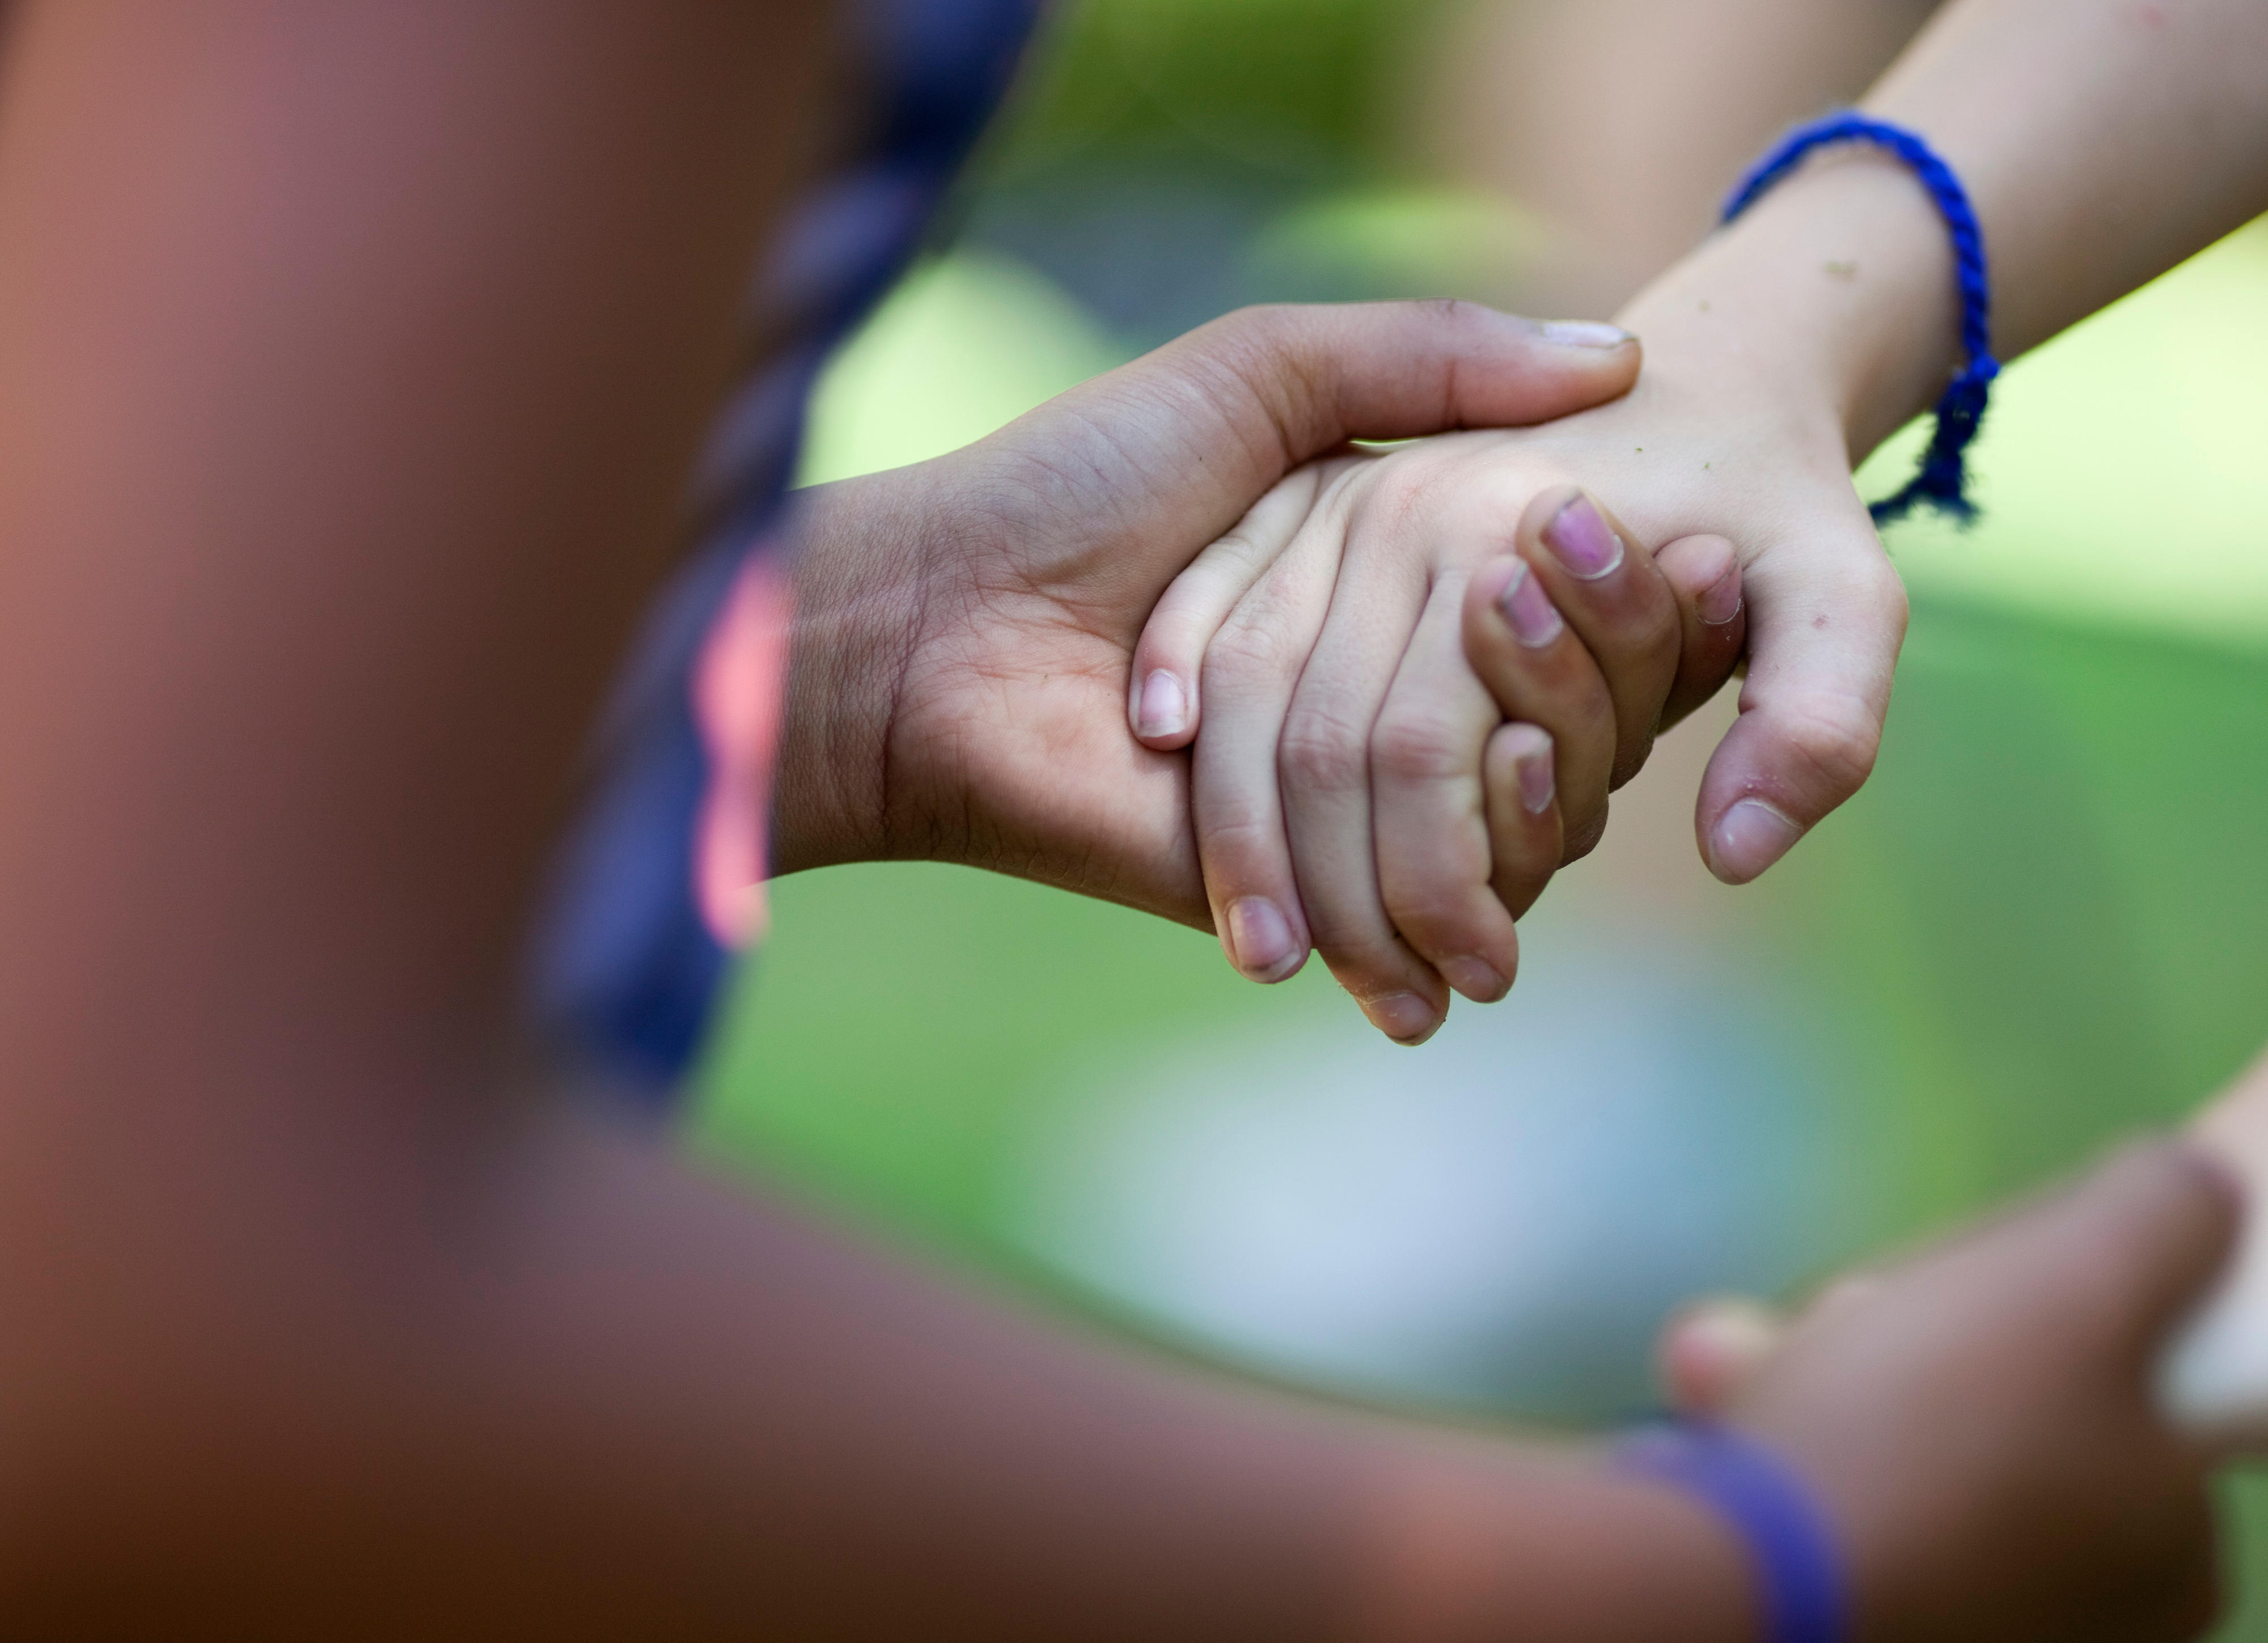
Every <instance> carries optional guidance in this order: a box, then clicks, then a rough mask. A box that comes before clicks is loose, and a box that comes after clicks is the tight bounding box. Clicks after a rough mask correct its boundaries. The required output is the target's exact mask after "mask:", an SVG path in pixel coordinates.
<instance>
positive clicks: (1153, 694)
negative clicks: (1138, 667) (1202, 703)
mask: <svg viewBox="0 0 2268 1643" xmlns="http://www.w3.org/2000/svg"><path fill="white" fill-rule="evenodd" d="M1134 728H1135V732H1136V733H1137V734H1138V735H1141V736H1144V737H1156V736H1178V735H1180V734H1181V733H1182V732H1183V731H1185V730H1187V729H1188V728H1189V692H1187V691H1186V690H1184V689H1182V682H1181V680H1180V679H1178V678H1177V677H1175V675H1174V674H1170V673H1167V671H1166V670H1165V669H1164V668H1162V667H1160V669H1158V671H1157V672H1155V673H1153V674H1151V675H1150V676H1149V677H1148V678H1147V679H1145V680H1144V681H1143V682H1142V700H1141V703H1140V704H1139V705H1138V706H1137V707H1136V709H1135V711H1134Z"/></svg>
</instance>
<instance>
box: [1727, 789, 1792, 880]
mask: <svg viewBox="0 0 2268 1643" xmlns="http://www.w3.org/2000/svg"><path fill="white" fill-rule="evenodd" d="M1802 836H1803V829H1801V828H1800V827H1798V826H1796V824H1795V823H1794V822H1793V821H1792V820H1790V819H1789V818H1788V816H1787V815H1786V813H1785V812H1783V811H1781V810H1780V809H1778V807H1775V806H1772V805H1769V804H1766V803H1765V802H1764V800H1763V799H1742V800H1741V802H1740V803H1738V804H1736V805H1734V807H1732V808H1731V809H1730V810H1727V812H1725V814H1723V815H1721V816H1719V818H1718V819H1717V826H1716V829H1715V831H1713V832H1712V833H1711V834H1710V835H1709V871H1710V872H1712V873H1715V874H1716V875H1717V876H1718V877H1719V878H1720V879H1722V880H1724V881H1725V882H1726V883H1727V884H1746V883H1747V882H1748V881H1749V880H1751V879H1753V878H1755V877H1756V875H1757V874H1758V873H1762V872H1763V871H1764V869H1765V868H1767V867H1769V866H1771V865H1772V863H1774V862H1776V861H1778V859H1779V858H1781V857H1782V856H1785V855H1786V854H1787V852H1788V851H1789V849H1790V848H1791V847H1792V846H1793V844H1795V841H1796V840H1798V839H1799V838H1801V837H1802Z"/></svg>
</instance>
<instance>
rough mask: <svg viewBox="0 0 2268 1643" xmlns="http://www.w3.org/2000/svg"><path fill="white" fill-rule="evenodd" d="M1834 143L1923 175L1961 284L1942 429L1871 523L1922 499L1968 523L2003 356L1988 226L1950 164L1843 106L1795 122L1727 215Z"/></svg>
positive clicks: (1940, 414)
mask: <svg viewBox="0 0 2268 1643" xmlns="http://www.w3.org/2000/svg"><path fill="white" fill-rule="evenodd" d="M1837 143H1868V144H1873V145H1874V146H1875V147H1876V148H1881V149H1887V150H1889V151H1890V152H1891V153H1893V154H1895V155H1896V156H1897V157H1898V158H1899V159H1901V160H1903V161H1904V162H1905V164H1906V166H1908V167H1909V168H1910V169H1911V171H1912V172H1913V173H1914V175H1915V176H1916V177H1918V178H1919V179H1920V180H1921V185H1922V187H1923V188H1926V189H1928V190H1929V197H1930V199H1931V200H1932V201H1933V202H1934V203H1935V204H1936V206H1937V210H1938V214H1939V215H1940V217H1944V218H1945V226H1946V231H1947V232H1948V233H1949V234H1951V235H1952V236H1953V259H1954V277H1955V280H1956V282H1957V283H1958V284H1959V285H1960V288H1961V350H1962V353H1963V354H1965V355H1966V356H1967V357H1968V358H1967V363H1965V364H1964V365H1962V368H1961V370H1960V372H1959V373H1958V374H1957V375H1956V376H1955V378H1954V379H1953V383H1952V386H1951V387H1948V388H1947V389H1946V390H1945V397H1944V398H1943V399H1941V400H1940V401H1938V402H1937V429H1936V431H1935V432H1933V434H1931V436H1930V441H1929V449H1928V450H1927V451H1926V452H1925V453H1923V455H1922V459H1921V470H1920V471H1919V472H1918V473H1917V474H1916V475H1914V476H1913V477H1912V478H1911V479H1910V480H1908V481H1907V482H1906V485H1905V489H1904V490H1901V491H1899V492H1898V493H1897V495H1896V496H1894V497H1884V498H1883V499H1882V500H1881V501H1880V502H1877V503H1875V504H1874V507H1873V509H1872V510H1871V512H1873V513H1874V523H1876V524H1877V525H1887V524H1889V522H1890V521H1891V520H1893V519H1904V517H1905V516H1906V514H1907V513H1908V512H1911V510H1912V508H1913V506H1914V505H1915V504H1916V503H1918V502H1926V503H1928V504H1929V505H1931V506H1933V507H1935V508H1937V509H1939V510H1940V512H1946V513H1949V514H1951V515H1952V516H1953V517H1954V518H1955V519H1958V520H1960V521H1961V522H1962V523H1963V524H1967V523H1968V522H1969V521H1970V520H1971V519H1975V518H1976V517H1977V505H1976V504H1975V503H1973V502H1971V501H1970V499H1969V495H1968V487H1969V468H1968V462H1967V454H1968V450H1969V442H1970V440H1972V439H1974V438H1976V437H1977V424H1980V423H1982V422H1983V421H1984V420H1985V398H1986V396H1987V395H1988V394H1990V393H1991V392H1992V379H1993V378H1995V377H1997V376H1999V374H2000V362H1999V360H1997V359H1995V358H1993V357H1992V284H1991V283H1990V282H1989V281H1988V280H1987V279H1986V278H1985V233H1984V231H1983V230H1982V229H1981V228H1979V227H1978V226H1977V212H1976V210H1975V209H1974V208H1973V207H1971V206H1970V203H1969V194H1968V191H1967V190H1966V189H1964V188H1962V186H1961V179H1960V178H1958V177H1956V176H1955V175H1954V174H1953V168H1952V167H1951V166H1948V165H1947V164H1946V163H1945V162H1944V161H1943V160H1941V159H1940V158H1938V157H1937V155H1936V153H1935V151H1933V150H1932V149H1931V147H1930V146H1929V144H1926V143H1925V142H1923V141H1922V139H1921V138H1920V137H1918V136H1916V135H1915V134H1914V133H1912V132H1911V131H1909V130H1907V129H1904V127H1903V126H1894V125H1891V124H1889V123H1888V122H1884V121H1881V120H1869V119H1867V117H1866V116H1865V115H1864V114H1854V113H1852V112H1851V111H1849V110H1847V109H1846V110H1845V111H1844V112H1843V113H1841V114H1830V115H1828V116H1827V117H1826V118H1825V119H1824V120H1815V121H1813V122H1811V123H1810V124H1809V125H1802V126H1798V127H1796V129H1794V130H1793V131H1791V132H1789V133H1788V134H1787V135H1786V136H1785V137H1782V138H1781V139H1780V141H1779V143H1778V144H1777V145H1776V146H1775V147H1774V148H1773V149H1772V151H1771V153H1769V154H1767V155H1765V156H1764V158H1762V159H1761V160H1758V161H1757V162H1756V166H1755V168H1754V169H1753V170H1751V171H1750V172H1749V174H1748V175H1747V176H1745V177H1743V178H1742V179H1741V185H1740V187H1738V188H1734V190H1733V192H1732V195H1731V197H1729V198H1728V199H1727V200H1726V202H1725V213H1724V220H1725V221H1726V222H1728V223H1729V222H1731V221H1732V220H1733V219H1734V217H1738V216H1739V215H1740V214H1741V213H1742V211H1745V210H1748V209H1749V206H1751V205H1753V204H1755V203H1756V197H1757V196H1758V195H1761V194H1763V193H1764V190H1765V189H1767V188H1771V186H1772V185H1773V184H1774V183H1776V182H1778V181H1779V180H1780V179H1781V178H1783V177H1785V176H1786V175H1787V174H1788V173H1790V172H1791V171H1793V170H1794V169H1795V167H1796V166H1797V164H1798V163H1799V162H1800V161H1801V160H1802V159H1803V158H1804V157H1805V156H1806V155H1808V154H1809V153H1810V152H1811V151H1813V150H1814V149H1818V148H1825V147H1827V146H1829V145H1830V144H1837Z"/></svg>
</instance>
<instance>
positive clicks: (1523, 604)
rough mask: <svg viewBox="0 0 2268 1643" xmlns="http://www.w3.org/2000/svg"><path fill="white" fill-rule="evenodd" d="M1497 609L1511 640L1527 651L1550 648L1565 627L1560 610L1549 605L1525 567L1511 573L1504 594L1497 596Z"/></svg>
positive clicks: (1533, 577) (1551, 604) (1531, 574)
mask: <svg viewBox="0 0 2268 1643" xmlns="http://www.w3.org/2000/svg"><path fill="white" fill-rule="evenodd" d="M1496 608H1498V609H1499V610H1500V611H1502V612H1503V613H1504V619H1505V621H1506V623H1509V624H1510V625H1511V628H1512V636H1513V637H1514V638H1516V639H1518V640H1519V641H1520V642H1521V644H1522V645H1527V646H1528V648H1529V649H1530V650H1539V649H1541V648H1542V647H1543V646H1544V645H1549V644H1550V643H1551V641H1552V640H1554V639H1556V638H1557V637H1559V633H1560V630H1562V629H1563V628H1565V626H1566V625H1567V624H1566V623H1565V622H1564V621H1562V620H1561V619H1560V616H1559V608H1558V607H1557V605H1554V604H1553V603H1552V602H1551V595H1550V594H1549V593H1545V592H1544V591H1543V583H1542V582H1540V581H1538V580H1537V579H1536V577H1535V571H1531V570H1529V569H1528V566H1527V565H1526V564H1521V567H1520V568H1519V569H1518V570H1517V571H1513V574H1512V580H1511V581H1510V582H1508V583H1506V585H1505V590H1504V592H1503V593H1499V594H1498V595H1497V596H1496Z"/></svg>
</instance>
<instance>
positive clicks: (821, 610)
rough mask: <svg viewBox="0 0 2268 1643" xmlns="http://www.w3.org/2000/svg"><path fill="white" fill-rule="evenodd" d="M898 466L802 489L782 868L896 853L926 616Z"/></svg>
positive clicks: (775, 827)
mask: <svg viewBox="0 0 2268 1643" xmlns="http://www.w3.org/2000/svg"><path fill="white" fill-rule="evenodd" d="M893 481H894V475H888V474H880V475H872V476H870V477H868V478H865V479H851V480H844V481H842V482H840V483H836V484H832V485H824V486H820V487H816V488H814V489H813V490H809V491H806V492H805V493H804V494H803V495H802V497H799V509H798V519H797V521H796V530H797V557H796V566H795V594H796V598H795V618H794V637H793V642H792V647H791V649H790V651H789V659H788V683H787V699H786V707H785V711H784V719H783V722H782V725H781V727H780V741H779V762H778V766H777V771H776V773H775V776H774V785H773V798H772V860H771V871H772V873H774V875H775V876H777V875H780V874H785V873H799V872H802V871H804V870H806V869H808V868H812V867H824V866H837V865H840V864H842V863H845V862H852V861H871V860H877V859H880V858H883V857H885V856H887V855H888V854H889V853H890V852H889V851H888V849H887V840H888V836H889V832H890V826H889V815H888V812H889V807H890V803H891V799H892V793H891V784H890V779H889V749H890V740H891V727H892V724H893V720H894V718H895V711H896V704H897V697H898V694H899V688H900V683H901V682H902V680H903V678H904V676H905V674H906V671H907V668H908V666H909V662H910V659H911V658H912V654H913V650H914V645H915V642H916V639H917V635H918V632H919V627H920V615H921V598H920V589H921V586H922V576H921V572H922V566H923V564H924V556H923V554H922V550H921V534H920V532H919V530H918V529H917V527H916V525H915V522H914V521H913V520H912V519H910V518H909V517H908V515H907V513H906V511H905V510H904V509H903V508H902V507H901V506H900V505H898V498H897V497H896V494H895V492H896V487H895V484H894V483H893Z"/></svg>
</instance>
